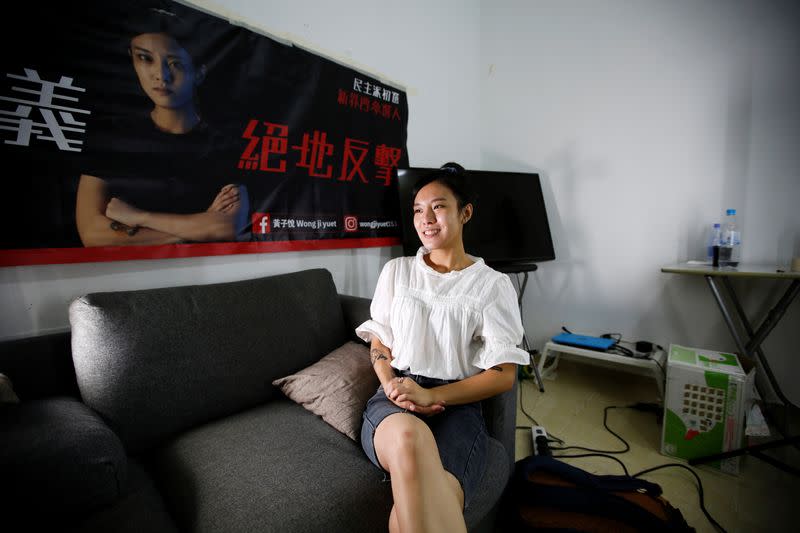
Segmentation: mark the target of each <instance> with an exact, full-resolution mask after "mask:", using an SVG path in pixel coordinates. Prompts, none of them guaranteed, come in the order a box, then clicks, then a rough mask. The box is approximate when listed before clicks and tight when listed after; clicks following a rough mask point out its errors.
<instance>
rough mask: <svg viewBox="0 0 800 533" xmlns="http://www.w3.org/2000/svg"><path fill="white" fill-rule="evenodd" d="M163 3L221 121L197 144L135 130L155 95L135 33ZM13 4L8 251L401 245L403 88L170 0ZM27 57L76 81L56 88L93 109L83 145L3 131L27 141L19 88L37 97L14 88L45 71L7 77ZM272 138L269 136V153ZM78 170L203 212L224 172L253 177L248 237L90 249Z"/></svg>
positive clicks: (6, 90) (82, 257) (232, 177)
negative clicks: (188, 199) (140, 69)
mask: <svg viewBox="0 0 800 533" xmlns="http://www.w3.org/2000/svg"><path fill="white" fill-rule="evenodd" d="M152 7H155V8H158V9H162V10H164V11H167V12H169V13H172V14H175V15H177V16H179V17H180V18H181V19H183V20H184V21H185V22H187V24H186V25H184V28H189V29H190V31H189V32H187V33H186V34H185V35H182V39H181V41H180V42H181V44H182V45H183V46H185V48H186V49H187V50H190V51H191V53H192V55H193V56H194V57H200V58H201V59H202V63H203V64H204V65H206V67H207V74H206V76H205V79H204V80H203V83H202V84H201V85H200V87H199V89H198V94H197V107H198V109H199V114H200V116H201V117H202V120H203V122H204V123H205V124H207V125H208V130H209V131H210V133H209V134H208V135H207V136H206V137H205V138H204V139H203V141H202V143H201V144H202V150H200V151H197V146H196V144H197V143H195V145H193V144H192V143H189V145H187V146H188V147H183V148H182V147H181V145H175V146H172V145H170V144H168V143H167V144H165V145H160V144H158V143H157V142H156V141H157V139H158V137H157V136H156V137H153V138H151V139H147V140H142V138H141V137H140V136H139V134H140V131H139V130H140V129H141V128H140V126H141V125H143V124H145V122H146V123H147V124H149V125H150V126H152V124H150V122H148V113H149V111H150V110H151V109H152V108H153V104H152V102H151V101H150V100H149V99H148V98H147V96H146V95H145V93H144V91H143V90H142V87H141V86H140V84H139V82H138V80H137V77H136V74H135V72H134V68H133V67H132V64H131V57H130V55H129V53H128V47H129V44H130V39H131V37H132V36H133V35H135V34H136V32H137V31H139V29H138V28H137V23H136V21H137V20H138V18H140V16H141V14H142V13H143V12H145V13H146V12H147V11H148V9H149V8H152ZM4 9H6V15H5V16H4V21H3V23H2V24H3V31H2V46H3V50H4V57H3V68H2V73H3V77H4V79H3V81H2V85H0V96H2V97H6V98H5V99H4V100H2V101H0V109H2V110H4V111H5V113H3V115H2V117H6V118H5V119H4V120H3V122H2V126H3V129H2V130H0V138H2V140H3V143H2V144H0V153H2V160H3V166H4V168H5V172H4V175H5V180H4V181H5V190H6V193H5V194H4V196H5V197H6V202H5V204H6V205H5V206H4V208H3V209H2V210H0V212H2V215H0V216H2V221H1V222H2V225H1V226H0V227H1V228H2V229H0V235H2V237H0V239H1V240H0V264H3V265H13V264H33V263H49V262H55V263H57V262H80V261H103V260H117V259H129V258H143V257H175V256H186V255H217V254H220V253H242V252H259V251H271V250H293V249H309V248H315V247H322V248H325V247H332V248H338V247H351V246H353V247H357V246H365V245H385V244H395V243H396V242H398V236H399V231H400V230H399V225H398V223H397V221H398V216H399V215H398V207H397V192H396V184H395V183H394V181H393V180H394V178H393V173H392V172H391V169H392V167H398V166H400V167H403V166H408V155H407V152H406V125H407V121H408V105H407V100H406V95H405V93H404V92H403V91H401V90H399V89H398V88H395V87H392V86H391V85H388V84H386V83H384V82H382V81H380V80H377V79H374V78H372V77H370V76H368V75H365V74H362V73H359V72H357V71H355V70H353V69H350V68H347V67H344V66H342V65H339V64H337V63H335V62H333V61H331V60H328V59H325V58H322V57H320V56H317V55H315V54H313V53H310V52H308V51H305V50H302V49H300V48H297V47H293V46H289V45H285V44H282V43H279V42H277V41H275V40H272V39H270V38H268V37H266V36H264V35H260V34H257V33H255V32H253V31H250V30H248V29H245V28H242V27H239V26H235V25H232V24H230V23H228V22H227V21H225V20H223V19H221V18H218V17H215V16H211V15H208V14H206V13H203V12H201V11H199V10H197V9H193V8H190V7H187V6H185V5H183V4H178V3H175V2H168V1H160V2H134V1H126V2H105V1H99V0H94V1H82V2H70V3H65V2H61V3H57V4H49V3H48V4H44V5H42V4H35V3H28V4H25V5H16V6H14V7H9V8H4ZM26 69H29V70H33V71H35V72H36V74H38V76H39V77H40V79H41V80H46V81H51V82H57V81H58V80H59V79H61V77H62V76H66V77H69V78H72V80H73V81H72V84H73V85H74V86H76V87H81V88H85V92H82V93H78V92H76V91H69V90H64V89H60V88H58V87H56V90H55V94H56V95H67V94H68V95H71V96H74V97H77V98H78V101H77V102H75V101H69V102H65V101H63V100H57V99H53V102H54V103H59V104H60V105H62V106H66V107H70V108H75V109H81V110H85V111H89V112H90V113H91V114H79V113H77V112H76V113H73V116H74V118H75V119H77V120H79V121H85V123H86V126H85V128H84V129H85V132H82V133H81V132H78V133H76V132H67V133H66V135H67V137H69V138H71V139H73V140H83V145H82V146H80V145H77V144H72V146H73V147H76V146H80V148H81V151H79V152H78V151H65V150H63V149H60V148H59V146H58V143H56V142H55V141H53V140H48V139H44V138H42V137H46V136H48V135H50V133H52V132H48V131H47V129H46V128H44V133H42V134H39V135H36V134H34V135H31V136H30V138H29V140H28V145H27V146H23V145H15V144H9V143H8V141H15V140H16V139H18V137H17V135H18V132H17V131H16V130H18V129H19V120H18V119H16V118H14V119H13V120H11V121H9V119H8V118H7V117H8V116H9V115H10V112H15V107H16V106H17V105H18V102H13V101H10V100H9V98H11V99H23V100H24V99H28V100H35V99H37V98H38V96H36V95H34V96H26V95H25V93H22V92H19V91H15V90H14V89H12V86H13V87H22V88H26V87H27V88H29V89H35V87H34V86H35V85H36V84H31V83H30V82H27V81H25V80H22V81H20V80H19V79H12V78H10V77H8V76H7V74H13V75H16V76H25V71H26ZM38 87H39V89H41V84H39V85H38ZM45 107H47V106H43V108H45ZM16 112H17V113H19V110H17V111H16ZM38 112H39V109H38V108H37V107H36V106H33V109H32V110H31V111H30V112H29V117H30V118H31V119H33V120H34V121H35V122H36V121H38V122H40V123H41V122H42V116H39V115H37V113H38ZM62 118H63V117H62ZM14 121H16V122H14ZM60 122H62V124H63V120H62V121H60ZM267 123H268V124H271V125H272V126H268V124H267ZM137 124H138V125H137ZM248 126H249V127H250V130H248ZM15 128H16V129H15ZM79 129H80V128H79ZM248 133H249V135H248ZM173 137H183V136H173ZM323 139H324V141H325V142H324V143H323V142H321V141H322V140H323ZM315 141H317V142H316V144H315ZM248 147H250V148H255V151H253V152H252V153H251V154H250V155H251V156H256V155H258V156H259V157H260V158H259V159H258V160H255V159H254V158H251V160H249V161H247V160H245V159H244V156H245V154H246V153H247V150H248ZM264 147H267V148H271V153H270V154H269V156H268V157H264V154H265V153H264V152H263V151H262V150H263V149H264ZM312 156H314V157H312ZM248 166H249V167H250V168H248ZM281 169H283V171H281ZM81 174H92V175H98V177H101V178H103V179H109V180H110V181H109V183H111V182H112V181H113V179H115V178H119V179H120V180H121V182H124V183H125V184H127V187H128V190H129V191H131V190H134V189H138V191H134V192H135V193H138V196H137V194H133V193H132V197H133V198H139V199H141V198H144V197H146V196H147V195H148V194H149V195H151V197H152V200H154V205H157V206H159V207H158V208H156V207H152V206H151V207H149V208H150V209H153V210H166V209H169V210H170V211H171V212H174V213H190V212H194V211H197V210H198V205H200V204H198V202H200V203H201V204H202V205H208V204H211V201H212V200H213V191H216V190H218V189H219V188H220V187H221V186H222V185H224V184H226V183H235V184H239V185H243V186H244V187H245V188H246V192H247V197H248V199H249V207H248V209H247V212H246V213H245V214H244V220H246V224H245V225H243V226H242V227H240V228H238V236H237V238H236V241H237V242H230V243H222V244H220V243H219V242H217V243H216V244H206V245H205V246H202V245H200V246H198V244H197V242H196V241H195V242H194V243H193V244H177V245H165V246H100V247H84V244H83V243H82V241H81V238H80V235H79V234H78V231H77V229H76V223H75V203H76V194H77V187H78V182H79V178H80V176H81ZM203 187H205V188H206V189H207V190H205V191H204V190H203ZM112 190H116V189H113V188H112ZM122 190H125V188H124V187H123V189H122ZM187 190H188V191H189V193H190V194H189V196H192V195H194V196H195V197H198V198H194V202H193V203H194V204H195V205H194V206H188V205H187V206H183V205H181V204H182V202H183V200H182V199H181V198H182V196H181V195H182V194H183V193H186V191H187ZM201 191H202V192H201ZM156 197H158V198H156ZM123 199H124V200H126V201H128V202H130V203H132V204H135V202H134V201H132V200H131V199H130V198H123ZM156 200H158V201H156ZM141 201H144V200H141ZM165 202H166V204H167V206H165ZM169 206H171V208H170V207H169ZM139 207H141V206H139ZM141 208H142V209H147V208H148V207H147V206H145V207H141ZM262 215H267V218H266V221H267V222H266V223H265V222H263V221H264V216H262ZM346 218H349V220H347V221H345V219H346ZM253 220H255V221H256V224H255V225H253V224H251V222H252V221H253ZM322 221H327V222H325V223H324V224H322V223H321V222H322ZM345 222H347V227H345ZM322 226H325V227H322ZM327 241H329V242H327ZM183 242H187V241H186V240H184V241H183ZM309 243H315V244H309ZM271 244H277V246H270V245H271ZM87 246H89V244H87ZM181 247H184V248H185V249H183V250H181ZM133 248H136V249H137V250H136V251H134V250H133ZM45 249H46V250H45ZM37 250H38V251H37ZM45 251H46V252H47V253H44V254H43V253H42V252H45Z"/></svg>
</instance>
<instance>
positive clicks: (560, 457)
mask: <svg viewBox="0 0 800 533" xmlns="http://www.w3.org/2000/svg"><path fill="white" fill-rule="evenodd" d="M551 449H552V448H551ZM553 457H554V458H556V459H577V458H579V457H604V458H606V459H611V460H612V461H616V462H617V463H618V464H619V466H621V467H622V471H623V472H625V475H626V476H629V477H630V474H629V473H628V468H627V467H626V466H625V463H623V462H622V461H620V460H619V459H617V458H616V457H614V456H613V455H606V454H604V453H582V454H578V455H554V456H553Z"/></svg>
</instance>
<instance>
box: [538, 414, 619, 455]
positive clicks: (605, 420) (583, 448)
mask: <svg viewBox="0 0 800 533" xmlns="http://www.w3.org/2000/svg"><path fill="white" fill-rule="evenodd" d="M626 407H631V406H626V405H623V406H619V405H607V406H606V407H605V409H603V427H605V428H606V431H608V432H609V433H611V434H612V435H614V436H615V437H617V438H618V439H619V440H620V441H621V442H622V444H624V445H625V449H624V450H595V449H592V448H586V447H584V446H564V447H559V448H553V447H551V448H550V449H551V450H553V451H564V450H583V451H585V452H593V453H607V454H620V453H625V452H627V451H629V450H630V449H631V446H630V444H628V441H626V440H625V439H623V438H622V437H620V436H619V435H618V434H617V433H615V432H614V431H613V430H612V429H611V428H610V427H608V410H609V409H624V408H626ZM634 409H635V408H634ZM537 425H538V424H537ZM553 457H560V456H558V455H554V456H553ZM564 457H569V456H564Z"/></svg>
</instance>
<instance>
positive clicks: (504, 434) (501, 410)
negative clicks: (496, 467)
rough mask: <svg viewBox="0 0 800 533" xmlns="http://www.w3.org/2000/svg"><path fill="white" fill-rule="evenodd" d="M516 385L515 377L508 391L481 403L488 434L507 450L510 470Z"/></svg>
mask: <svg viewBox="0 0 800 533" xmlns="http://www.w3.org/2000/svg"><path fill="white" fill-rule="evenodd" d="M518 387H519V384H518V382H517V380H516V379H515V380H514V386H513V387H512V388H511V390H510V391H508V392H504V393H503V394H498V395H497V396H493V397H492V398H489V399H487V400H484V401H483V402H482V404H481V408H482V409H483V418H484V419H485V421H486V429H487V430H488V431H489V435H491V436H492V437H494V438H495V439H497V440H499V441H500V442H501V443H502V445H503V446H504V447H505V449H506V451H507V452H508V456H509V458H510V465H509V466H510V468H511V470H510V471H513V470H514V458H515V452H514V448H515V446H516V427H517V390H518Z"/></svg>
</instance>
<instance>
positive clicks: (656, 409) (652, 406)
mask: <svg viewBox="0 0 800 533" xmlns="http://www.w3.org/2000/svg"><path fill="white" fill-rule="evenodd" d="M520 407H521V408H522V412H523V413H524V414H525V416H527V417H528V418H530V419H531V421H532V422H533V423H534V424H536V425H537V426H538V425H539V423H538V422H536V420H534V419H533V417H532V416H530V415H529V414H528V413H527V411H525V409H524V405H523V403H522V389H521V388H520ZM609 409H635V410H637V411H644V412H651V413H653V414H655V415H656V416H660V415H661V413H662V407H661V406H660V405H659V404H657V403H646V402H637V403H634V404H631V405H624V406H618V405H609V406H606V407H605V408H604V409H603V426H604V427H605V428H606V431H608V432H609V433H611V434H612V435H614V436H615V437H617V438H618V439H619V440H620V441H621V442H622V443H623V444H624V445H625V449H624V450H594V449H592V448H586V447H584V446H563V447H558V448H554V447H551V448H550V449H551V450H552V451H564V450H583V451H588V452H592V453H585V454H577V455H553V457H554V458H556V459H578V458H582V457H605V458H606V459H611V460H612V461H616V462H617V463H618V464H619V465H620V466H621V467H622V470H623V471H624V472H625V475H626V476H630V477H634V478H635V477H639V476H642V475H644V474H648V473H650V472H654V471H656V470H661V469H663V468H670V467H675V468H683V469H685V470H688V471H689V472H691V474H692V475H693V476H694V478H695V479H696V480H697V491H698V496H699V500H700V510H701V511H703V514H704V515H705V517H706V518H707V519H708V521H709V522H711V524H712V525H713V526H714V527H715V528H717V530H718V531H720V532H722V533H726V531H725V528H723V527H722V526H721V525H720V524H719V522H717V521H716V520H714V517H712V516H711V513H709V512H708V509H706V504H705V497H704V493H703V482H702V481H701V480H700V476H698V475H697V473H696V472H695V471H694V470H693V469H691V468H689V467H688V466H686V465H682V464H678V463H668V464H665V465H660V466H656V467H653V468H648V469H645V470H642V471H641V472H637V473H636V474H633V475H632V476H631V475H630V474H629V473H628V468H627V467H626V466H625V463H623V462H622V461H620V460H619V459H617V458H616V457H614V456H613V455H610V454H622V453H626V452H627V451H629V450H630V449H631V447H630V444H628V442H627V441H626V440H625V439H624V438H622V437H621V436H620V435H619V434H617V433H615V432H614V431H613V430H612V429H611V428H610V427H608V410H609ZM519 428H520V426H517V429H519ZM525 429H529V428H525ZM558 442H561V443H562V444H563V443H564V441H563V440H561V439H558Z"/></svg>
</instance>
